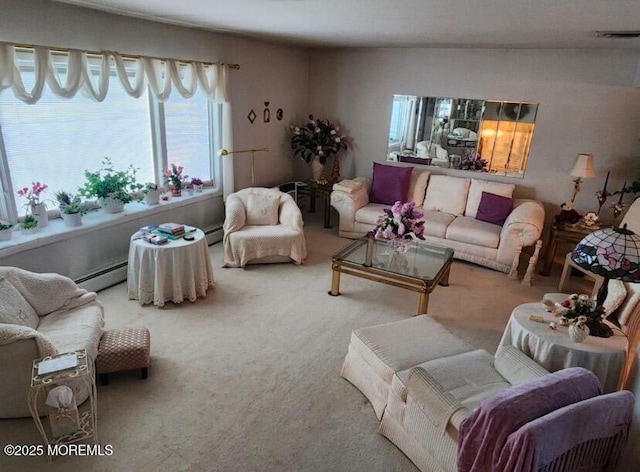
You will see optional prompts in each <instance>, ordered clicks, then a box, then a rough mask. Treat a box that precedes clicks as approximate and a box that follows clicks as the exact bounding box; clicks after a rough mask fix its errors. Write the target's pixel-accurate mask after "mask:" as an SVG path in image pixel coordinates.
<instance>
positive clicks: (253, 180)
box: [218, 148, 269, 186]
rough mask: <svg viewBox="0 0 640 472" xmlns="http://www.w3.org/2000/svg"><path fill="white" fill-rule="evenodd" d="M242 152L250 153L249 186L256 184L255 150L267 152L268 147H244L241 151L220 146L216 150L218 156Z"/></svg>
mask: <svg viewBox="0 0 640 472" xmlns="http://www.w3.org/2000/svg"><path fill="white" fill-rule="evenodd" d="M244 152H250V153H251V186H254V185H255V184H256V171H255V157H256V152H269V148H259V149H245V150H242V151H227V150H226V149H224V148H222V149H219V150H218V156H228V155H230V154H241V153H244Z"/></svg>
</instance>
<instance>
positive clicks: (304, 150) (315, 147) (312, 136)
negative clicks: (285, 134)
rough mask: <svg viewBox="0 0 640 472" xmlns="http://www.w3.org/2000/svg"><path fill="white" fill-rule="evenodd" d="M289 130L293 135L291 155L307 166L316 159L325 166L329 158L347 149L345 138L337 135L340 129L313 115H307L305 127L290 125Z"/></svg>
mask: <svg viewBox="0 0 640 472" xmlns="http://www.w3.org/2000/svg"><path fill="white" fill-rule="evenodd" d="M289 129H290V130H291V132H292V133H293V136H292V137H291V147H292V148H293V149H294V150H295V152H294V153H293V155H294V156H298V157H300V158H301V159H302V160H303V161H305V162H306V163H307V164H309V163H310V162H311V161H312V160H313V159H314V158H316V157H317V158H318V160H319V161H320V164H322V165H325V164H326V163H327V159H328V158H329V157H331V156H333V155H334V154H337V153H338V152H339V151H341V150H343V149H347V136H345V135H341V134H339V132H340V128H339V127H337V126H335V125H334V124H332V123H331V122H330V121H329V120H316V119H315V118H314V117H313V115H309V121H308V122H307V124H306V125H302V126H296V125H290V126H289Z"/></svg>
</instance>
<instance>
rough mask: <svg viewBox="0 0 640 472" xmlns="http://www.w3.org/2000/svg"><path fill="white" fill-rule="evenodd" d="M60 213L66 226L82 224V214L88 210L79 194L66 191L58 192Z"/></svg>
mask: <svg viewBox="0 0 640 472" xmlns="http://www.w3.org/2000/svg"><path fill="white" fill-rule="evenodd" d="M56 200H58V203H59V208H60V214H61V215H62V219H63V220H64V224H65V225H66V226H71V227H75V226H82V215H84V214H85V213H86V212H87V210H86V206H85V204H84V203H83V202H82V200H81V199H80V196H79V195H71V194H69V193H67V192H65V191H60V192H58V193H56Z"/></svg>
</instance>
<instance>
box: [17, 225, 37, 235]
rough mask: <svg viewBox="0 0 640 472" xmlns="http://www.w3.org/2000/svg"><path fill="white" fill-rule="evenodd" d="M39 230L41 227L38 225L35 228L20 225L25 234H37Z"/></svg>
mask: <svg viewBox="0 0 640 472" xmlns="http://www.w3.org/2000/svg"><path fill="white" fill-rule="evenodd" d="M38 231H40V228H39V227H38V226H36V227H34V228H24V227H22V226H20V232H21V233H22V234H24V235H30V234H35V233H37V232H38Z"/></svg>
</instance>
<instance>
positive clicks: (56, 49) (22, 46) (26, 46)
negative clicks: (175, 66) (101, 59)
mask: <svg viewBox="0 0 640 472" xmlns="http://www.w3.org/2000/svg"><path fill="white" fill-rule="evenodd" d="M5 44H13V46H14V47H15V48H16V49H34V48H36V47H45V48H47V49H49V51H51V52H53V53H60V54H66V53H68V52H69V51H70V50H71V49H69V48H59V47H51V46H36V45H33V44H15V43H5ZM78 50H79V51H84V52H86V53H87V54H88V55H90V56H102V55H104V51H85V50H83V49H78ZM114 52H117V51H114ZM118 54H120V55H121V56H122V57H123V58H124V59H142V58H143V57H146V58H149V59H158V60H160V61H167V60H169V59H167V58H165V57H154V56H140V55H138V54H122V53H118ZM174 60H177V61H179V62H184V63H189V62H200V63H202V64H204V65H214V64H223V65H225V64H224V63H223V62H203V61H186V60H183V59H174ZM226 66H227V67H228V68H229V69H233V70H240V64H226Z"/></svg>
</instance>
